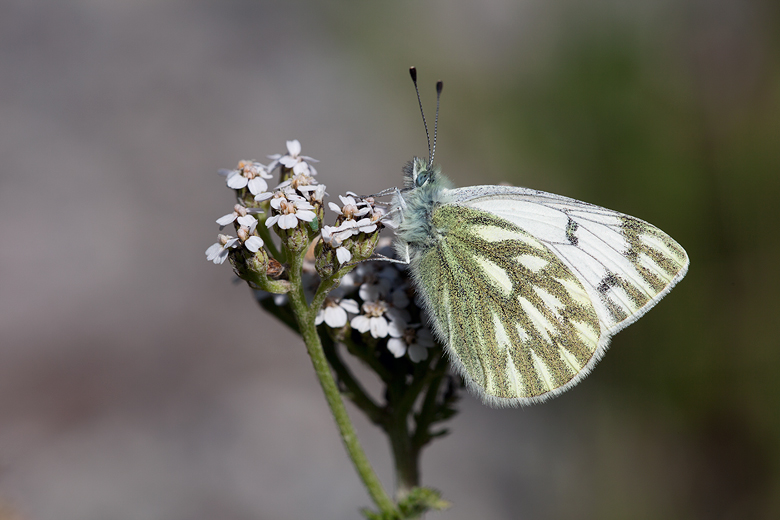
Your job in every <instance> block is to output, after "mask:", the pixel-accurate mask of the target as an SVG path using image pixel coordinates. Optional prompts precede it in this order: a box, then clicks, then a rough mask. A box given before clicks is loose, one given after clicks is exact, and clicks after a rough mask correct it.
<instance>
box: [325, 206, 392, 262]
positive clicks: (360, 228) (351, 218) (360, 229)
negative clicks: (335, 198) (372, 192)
mask: <svg viewBox="0 0 780 520" xmlns="http://www.w3.org/2000/svg"><path fill="white" fill-rule="evenodd" d="M355 197H356V195H355V194H354V193H351V192H348V193H347V196H346V197H345V196H342V195H339V199H341V203H342V206H341V207H339V205H338V204H335V203H333V202H329V203H328V207H329V208H330V209H331V210H332V211H334V212H335V213H337V214H338V215H339V217H338V220H339V222H340V224H339V225H337V226H323V228H322V240H323V241H324V242H325V243H326V244H328V245H329V246H330V247H332V248H333V249H335V250H336V258H337V259H338V262H339V264H344V263H346V262H349V261H350V260H351V259H352V253H351V252H350V251H349V249H348V248H347V247H345V246H344V242H345V241H346V240H347V239H348V238H351V237H353V236H355V235H358V234H360V233H373V232H374V231H376V230H377V224H378V223H379V220H380V219H381V218H382V211H381V210H380V209H379V208H376V207H374V200H373V199H372V198H366V199H361V200H360V201H357V200H355Z"/></svg>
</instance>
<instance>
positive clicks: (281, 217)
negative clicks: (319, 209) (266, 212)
mask: <svg viewBox="0 0 780 520" xmlns="http://www.w3.org/2000/svg"><path fill="white" fill-rule="evenodd" d="M271 207H272V208H273V209H275V210H276V211H277V214H276V215H274V216H272V217H270V218H268V219H267V220H266V221H265V225H266V227H268V228H270V227H271V226H273V225H274V224H277V225H278V226H279V227H280V228H281V229H292V228H294V227H296V226H297V225H298V221H299V220H302V221H306V222H311V221H312V220H314V218H315V217H316V216H317V214H316V213H314V212H313V211H311V210H313V209H314V206H312V205H311V204H309V203H308V202H307V201H306V199H304V198H303V197H301V196H300V195H295V194H294V193H288V192H284V191H277V192H276V193H275V194H274V198H272V199H271Z"/></svg>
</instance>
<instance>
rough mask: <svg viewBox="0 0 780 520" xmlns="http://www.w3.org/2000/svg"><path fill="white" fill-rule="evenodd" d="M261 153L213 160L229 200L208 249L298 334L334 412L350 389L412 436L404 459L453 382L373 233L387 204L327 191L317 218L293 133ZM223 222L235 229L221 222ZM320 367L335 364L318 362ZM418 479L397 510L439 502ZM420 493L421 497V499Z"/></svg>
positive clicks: (422, 439)
mask: <svg viewBox="0 0 780 520" xmlns="http://www.w3.org/2000/svg"><path fill="white" fill-rule="evenodd" d="M268 158H269V159H270V160H271V162H270V163H269V164H267V165H264V164H262V163H260V162H257V161H255V160H251V161H240V162H239V163H238V165H237V166H236V168H235V169H232V170H220V172H219V173H220V174H221V175H223V176H224V177H225V183H226V185H227V186H228V187H229V188H230V189H232V190H233V192H234V194H235V197H236V203H235V204H234V205H233V208H232V211H231V212H229V213H227V214H225V215H223V216H221V217H220V218H218V219H217V220H216V224H217V225H218V226H219V230H220V233H219V234H218V235H217V242H216V243H214V244H212V245H211V246H210V247H209V248H208V249H207V250H206V259H207V260H208V261H210V262H213V263H215V264H222V263H225V262H226V261H229V262H230V264H231V266H232V267H233V270H234V272H235V274H236V275H237V276H238V277H239V278H240V279H242V280H244V281H246V282H247V283H248V285H249V286H250V288H251V289H252V290H253V291H254V294H255V296H256V298H257V301H258V303H259V304H260V306H261V307H263V308H264V309H265V310H267V311H268V312H270V313H271V314H273V315H275V316H276V317H278V318H279V319H280V320H282V321H283V322H284V323H286V324H287V325H288V326H290V327H291V328H292V329H293V330H295V331H297V332H298V333H299V334H301V336H302V337H303V339H304V342H305V344H306V347H307V350H308V353H309V355H310V356H311V357H312V361H313V363H314V366H315V368H316V373H317V376H318V377H319V378H320V381H321V383H322V387H323V390H324V391H325V393H326V394H327V395H328V404H329V406H331V408H332V409H333V411H334V414H336V413H337V412H336V410H337V408H336V407H337V406H338V403H341V399H340V397H341V398H343V397H346V398H349V399H351V400H352V401H353V402H354V403H355V405H356V406H358V407H359V408H360V409H361V410H363V411H364V412H366V413H367V414H368V416H369V417H370V419H371V420H372V421H373V422H374V423H376V424H378V425H379V426H380V427H382V428H383V429H385V431H386V432H387V434H388V435H389V436H391V437H393V436H395V437H397V436H403V437H404V439H403V440H402V441H400V442H398V443H395V442H391V445H393V446H396V445H397V446H401V445H403V446H412V447H413V449H411V450H408V453H404V454H402V455H401V456H403V457H407V458H410V461H409V462H408V463H407V466H408V467H410V468H411V467H413V466H414V465H415V464H416V458H417V457H418V455H419V453H420V450H421V448H422V447H423V446H424V445H425V444H427V443H428V442H430V441H431V440H432V439H433V438H435V437H438V436H440V435H442V434H443V431H442V430H440V429H437V430H434V429H433V426H434V425H435V424H437V423H440V422H442V421H444V420H446V419H448V418H449V417H451V416H452V415H454V413H455V409H454V403H455V402H456V401H457V398H458V397H457V392H455V389H457V388H458V384H457V382H455V379H453V377H452V376H451V375H449V374H448V368H447V365H446V362H445V361H446V360H445V359H444V353H443V351H442V347H441V345H439V344H437V343H436V341H435V339H434V337H433V335H432V334H431V331H430V329H429V328H428V326H427V325H426V324H427V323H428V319H427V317H426V315H425V312H424V311H423V310H422V308H421V307H420V305H418V304H417V303H416V302H415V299H414V297H413V292H412V283H411V281H410V279H409V276H408V274H407V272H406V270H405V268H404V267H399V266H400V263H390V262H388V261H387V260H392V258H391V257H393V256H394V253H393V250H392V248H391V247H390V246H389V240H388V239H382V241H383V242H384V243H380V237H379V233H380V231H381V230H382V229H383V227H384V222H383V216H384V215H385V212H384V209H383V206H382V204H383V203H381V202H377V201H375V200H374V198H373V197H359V196H358V195H356V194H355V193H352V192H347V193H346V194H345V195H340V196H339V203H336V202H327V208H329V210H330V211H329V212H328V215H329V216H330V217H334V219H333V221H332V223H331V224H329V225H323V224H324V222H323V220H324V218H325V213H326V211H325V208H326V201H325V197H326V196H327V193H326V191H325V190H326V188H325V185H324V184H321V183H319V182H318V181H317V177H316V176H317V171H316V169H315V168H314V167H313V166H312V163H315V162H316V161H315V160H314V159H312V158H311V157H309V156H306V155H302V154H301V143H300V142H299V141H298V140H291V141H287V153H285V154H274V155H269V156H268ZM276 175H278V181H277V183H276V185H275V187H273V188H272V187H271V186H273V185H274V183H273V182H272V179H273V178H274V177H275V176H276ZM384 193H387V192H384ZM229 226H230V227H232V228H233V230H234V233H233V234H228V232H227V231H225V232H224V233H223V232H222V231H223V230H225V228H227V227H229ZM378 246H380V251H381V253H380V254H376V256H375V250H376V249H377V247H378ZM377 258H378V259H381V260H382V261H379V260H374V259H377ZM344 352H348V353H349V354H350V355H351V356H354V357H355V358H357V359H359V360H360V361H361V362H362V363H363V364H364V365H365V366H367V367H369V369H371V370H373V371H374V372H375V373H376V375H377V376H379V378H380V379H381V380H382V381H383V382H384V384H385V385H386V389H385V392H384V399H385V403H384V404H383V403H378V402H375V399H374V398H373V397H372V396H370V395H368V394H367V393H365V392H364V391H363V389H362V386H361V384H360V383H358V382H357V380H356V378H355V376H354V375H353V373H352V369H351V368H350V367H349V366H348V365H347V364H345V363H343V362H342V360H341V355H342V354H343V353H344ZM325 366H329V367H330V369H331V370H330V371H329V370H322V367H325ZM334 376H335V378H336V379H337V381H334ZM339 393H341V396H340V395H339ZM334 403H336V404H334ZM420 403H424V404H420ZM341 406H343V404H342V405H341ZM343 415H346V412H344V413H343ZM337 424H339V428H340V429H341V430H342V436H343V438H344V439H345V442H357V441H356V440H354V439H356V437H355V435H354V434H353V433H349V432H348V431H346V430H345V429H344V428H345V426H344V425H343V422H342V423H339V422H338V421H337ZM398 424H403V425H414V428H410V429H407V428H406V427H404V428H401V429H399V428H397V427H396V426H394V425H398ZM345 431H346V433H345ZM348 439H353V440H348ZM394 449H395V448H394ZM350 453H354V452H353V451H350ZM411 459H414V461H412V460H411ZM408 476H410V477H413V475H411V474H410V475H408ZM409 482H410V485H413V486H417V484H416V483H415V482H413V481H409ZM414 489H415V490H418V491H419V490H422V492H418V494H417V495H413V494H412V493H409V495H408V497H407V498H406V500H407V501H408V503H409V504H418V505H416V506H414V507H412V506H409V507H408V508H407V507H405V508H401V507H400V506H399V508H398V511H401V510H406V509H408V510H409V511H424V510H425V509H426V508H428V509H432V508H434V507H433V506H432V505H430V504H439V505H437V506H436V508H440V502H437V500H438V494H437V492H434V491H433V490H427V489H424V488H419V487H415V488H414ZM423 503H425V504H429V505H426V506H425V507H419V504H423ZM367 516H368V517H369V518H373V516H372V515H371V514H368V515H367ZM415 517H419V515H416V516H415ZM376 518H379V517H376ZM382 518H385V517H384V516H383V517H382ZM393 518H399V519H400V518H407V516H404V515H400V513H399V515H395V516H393Z"/></svg>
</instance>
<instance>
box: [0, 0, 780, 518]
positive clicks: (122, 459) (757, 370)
mask: <svg viewBox="0 0 780 520" xmlns="http://www.w3.org/2000/svg"><path fill="white" fill-rule="evenodd" d="M778 35H780V10H779V9H778V4H777V2H774V1H770V0H765V1H762V0H744V1H736V0H734V1H727V0H719V1H705V0H683V1H678V2H669V1H664V0H643V1H636V0H630V1H625V0H613V1H607V0H597V1H594V2H587V3H583V2H578V1H576V0H560V1H557V0H556V1H528V0H521V1H516V2H515V1H510V0H480V1H478V2H471V1H469V2H458V3H455V2H445V1H414V2H413V1H399V2H392V3H391V2H387V3H377V2H317V1H314V0H312V1H309V2H263V1H240V0H234V1H223V2H206V1H195V2H184V1H171V2H154V1H145V2H130V1H108V0H81V1H73V2H31V1H27V0H24V1H23V0H11V1H5V2H3V3H2V5H0V42H1V43H0V233H1V235H0V238H1V239H2V249H0V518H2V519H3V520H7V519H14V520H106V519H121V520H124V519H131V520H136V519H137V520H142V519H150V520H152V519H155V520H191V519H201V518H202V519H217V518H218V519H221V520H249V519H253V520H254V519H273V520H279V519H282V520H284V519H291V520H292V519H305V518H319V519H330V518H333V519H348V518H352V519H357V518H359V513H358V507H361V506H367V505H369V504H370V502H369V499H368V497H367V495H366V494H365V492H364V490H363V489H362V487H361V485H360V483H359V481H358V479H357V478H356V476H355V474H354V472H353V470H352V468H351V466H350V463H349V462H348V460H347V457H346V456H345V454H344V450H343V448H342V445H341V443H340V441H339V439H338V437H337V434H336V429H335V427H334V425H333V423H332V420H331V418H330V416H329V414H328V412H327V409H326V406H325V403H324V399H323V397H322V393H321V391H320V389H319V387H318V385H317V382H316V380H315V378H314V376H313V373H312V370H311V366H310V363H309V360H308V358H307V356H306V353H305V350H304V348H303V345H302V344H301V342H300V341H299V340H298V339H297V338H296V337H294V336H293V335H291V334H290V333H289V332H288V331H287V330H286V329H285V328H284V326H282V325H281V324H279V323H277V322H275V321H272V320H270V319H267V318H266V317H265V316H264V315H263V314H262V312H261V311H260V310H259V309H258V308H257V307H256V305H255V304H254V302H253V299H252V297H251V294H250V293H249V291H248V290H247V289H246V287H244V286H241V285H236V284H233V283H232V282H231V279H232V274H231V272H230V269H229V268H228V267H227V266H214V265H212V264H210V263H207V262H206V259H205V256H204V251H205V249H206V248H207V247H208V246H209V245H210V244H211V243H213V242H214V241H215V238H216V233H217V226H216V224H215V223H214V220H215V219H216V218H217V217H219V216H221V215H223V214H225V213H228V212H229V211H230V208H231V207H232V203H233V199H232V195H231V192H230V191H229V190H228V189H227V188H226V187H225V186H224V180H223V179H222V178H220V177H218V176H217V174H216V171H217V169H218V168H222V167H233V166H234V165H235V164H236V163H237V161H238V160H239V159H252V158H256V159H259V160H264V158H265V156H266V155H267V154H272V153H278V152H284V150H285V148H284V144H285V140H287V139H292V138H297V139H300V140H301V142H302V144H303V153H305V154H307V155H311V156H313V157H315V158H317V159H319V160H320V161H321V162H320V163H319V164H318V165H317V166H318V169H319V171H320V177H319V180H320V181H321V182H324V183H326V184H327V185H328V187H329V190H328V191H329V193H330V194H331V196H335V195H337V194H339V193H343V192H344V191H346V190H353V191H356V192H358V193H371V192H375V191H378V190H380V189H382V188H386V187H389V186H393V185H397V184H399V183H400V180H401V173H400V168H401V166H402V165H403V163H404V162H405V161H407V160H408V159H409V158H411V156H412V155H415V154H416V155H421V156H422V155H425V154H426V147H425V139H424V133H423V130H422V125H421V123H420V118H419V113H418V108H417V101H416V99H415V96H414V92H413V89H412V86H411V82H410V81H409V78H408V73H407V69H408V67H409V66H410V65H416V66H417V67H418V70H419V75H420V82H421V88H422V95H423V101H424V103H425V104H426V105H427V107H428V109H429V113H432V110H433V107H434V83H435V81H436V80H437V79H443V80H444V85H445V88H444V95H443V98H442V112H441V121H440V134H439V136H440V137H439V146H438V148H437V162H439V163H440V164H441V165H442V167H443V168H444V171H445V172H446V173H447V174H448V175H449V176H451V177H452V178H453V180H455V182H456V183H457V184H459V185H468V184H485V183H499V182H501V181H507V182H510V183H513V184H517V185H523V186H529V187H533V188H538V189H543V190H547V191H552V192H555V193H560V194H564V195H567V196H571V197H575V198H578V199H582V200H587V201H589V202H593V203H596V204H600V205H604V206H607V207H610V208H614V209H617V210H620V211H624V212H626V213H629V214H632V215H636V216H638V217H640V218H643V219H646V220H648V221H650V222H652V223H654V224H656V225H657V226H659V227H660V228H662V229H664V230H665V231H667V232H669V233H670V234H671V235H672V236H673V237H675V238H676V239H677V240H678V241H679V242H680V243H681V244H683V245H684V246H685V247H686V249H687V250H688V253H689V254H690V257H691V268H690V272H689V274H688V276H687V277H686V278H685V279H684V280H683V281H682V282H681V283H680V285H679V286H678V287H677V288H676V289H675V290H674V291H673V292H672V293H671V294H670V295H669V296H668V297H667V298H666V299H665V300H664V301H662V302H661V303H660V304H659V305H658V307H657V308H656V309H654V310H653V311H651V312H650V313H649V314H648V315H647V316H646V317H645V318H643V319H642V320H640V321H639V322H638V323H637V324H635V325H633V326H632V327H630V328H629V329H627V330H626V331H625V332H623V333H621V334H619V335H618V336H617V337H616V338H615V340H614V342H613V345H612V348H611V350H610V352H609V354H608V355H607V356H606V357H605V359H604V360H603V361H602V362H601V364H600V365H599V366H598V367H597V369H596V370H595V371H594V373H593V374H592V375H591V376H590V377H589V378H587V379H586V380H585V381H584V383H583V384H581V385H580V386H578V387H577V388H575V389H574V390H572V391H570V392H568V393H567V394H565V395H563V396H561V397H560V398H558V399H555V400H553V401H551V402H549V403H547V404H544V405H541V406H534V407H531V408H526V409H520V410H492V409H489V408H486V407H484V406H482V405H481V404H480V403H479V402H478V401H477V400H475V399H474V398H472V397H470V396H468V397H465V398H464V399H463V401H462V404H461V413H460V414H459V415H458V417H457V418H456V419H455V420H454V421H453V423H452V433H451V434H450V435H449V436H448V437H446V438H445V439H443V440H441V441H438V442H436V443H434V444H433V446H432V447H431V448H430V449H429V450H428V451H426V452H425V453H424V456H423V480H424V483H425V484H427V485H431V486H434V487H437V488H439V489H440V490H442V492H443V494H444V496H445V498H447V499H449V500H450V501H452V502H453V503H454V506H453V508H452V509H451V510H449V511H447V512H445V513H437V514H432V515H430V517H431V518H442V519H445V518H446V519H472V518H480V519H514V518H557V519H609V518H615V519H622V518H632V519H658V518H663V519H731V518H739V519H746V518H751V519H752V518H757V519H770V518H778V517H780V377H778V371H779V370H780V335H778V332H780V327H779V326H778V322H780V298H778V294H779V292H780V268H778V262H779V261H780V255H778V253H779V252H780V251H779V250H780V240H779V239H780V233H779V232H778V226H777V211H776V209H777V204H778V202H777V201H778V198H779V197H780V37H779V36H778ZM356 420H357V422H358V427H359V429H360V433H361V436H362V438H363V439H364V440H365V444H366V447H367V450H368V452H369V456H370V458H371V460H372V462H373V463H374V465H375V466H376V467H377V468H378V471H379V473H380V475H381V477H382V478H383V479H384V481H385V482H386V483H387V484H388V485H390V484H391V483H392V471H391V464H390V459H389V456H388V447H387V446H386V445H385V440H384V438H383V437H382V436H381V435H379V434H378V433H377V432H376V431H375V430H374V429H373V428H371V427H370V426H369V425H368V424H366V423H365V421H362V419H360V418H357V419H356Z"/></svg>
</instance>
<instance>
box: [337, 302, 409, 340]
mask: <svg viewBox="0 0 780 520" xmlns="http://www.w3.org/2000/svg"><path fill="white" fill-rule="evenodd" d="M350 325H352V328H354V329H355V330H357V331H359V332H361V333H365V332H368V331H370V332H371V335H372V336H373V337H375V338H377V339H379V338H385V337H387V336H388V334H389V335H390V336H391V337H400V335H401V334H402V333H403V331H404V329H405V328H406V322H405V321H404V320H403V318H401V317H400V316H399V314H398V313H397V312H396V309H392V308H390V307H388V305H387V304H386V303H385V302H383V301H378V302H365V303H363V314H361V315H359V316H355V317H354V318H352V321H351V322H350Z"/></svg>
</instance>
